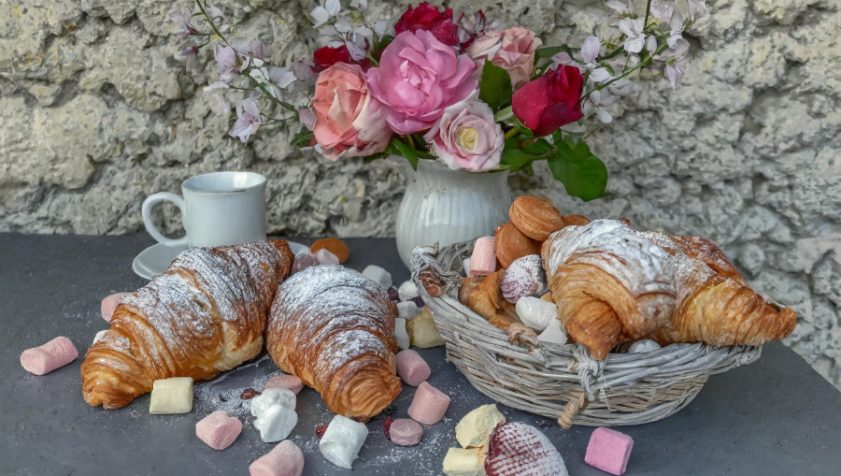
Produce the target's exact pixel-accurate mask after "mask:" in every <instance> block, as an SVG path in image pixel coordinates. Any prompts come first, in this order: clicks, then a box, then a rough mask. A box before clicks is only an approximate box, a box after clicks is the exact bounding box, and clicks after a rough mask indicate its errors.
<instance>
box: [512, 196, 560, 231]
mask: <svg viewBox="0 0 841 476" xmlns="http://www.w3.org/2000/svg"><path fill="white" fill-rule="evenodd" d="M508 216H509V217H510V218H511V223H513V224H514V226H516V227H517V228H518V229H519V230H520V231H521V232H523V234H524V235H526V236H528V237H529V238H531V239H533V240H537V241H546V238H549V235H551V234H552V233H553V232H555V231H557V230H560V229H561V228H563V227H564V224H565V223H564V217H563V216H562V215H561V212H559V211H558V209H557V208H555V206H554V205H552V204H551V203H549V202H548V201H546V200H544V199H542V198H538V197H534V196H531V195H523V196H522V197H517V199H516V200H514V203H512V204H511V209H510V210H508Z"/></svg>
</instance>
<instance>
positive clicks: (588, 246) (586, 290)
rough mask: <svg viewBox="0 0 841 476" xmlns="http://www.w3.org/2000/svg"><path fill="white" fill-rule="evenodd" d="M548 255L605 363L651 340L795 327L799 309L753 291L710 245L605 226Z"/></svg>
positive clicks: (561, 297)
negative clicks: (619, 347) (628, 345)
mask: <svg viewBox="0 0 841 476" xmlns="http://www.w3.org/2000/svg"><path fill="white" fill-rule="evenodd" d="M542 257H543V261H544V266H545V268H546V272H547V276H548V278H549V287H550V289H551V291H552V298H553V300H554V301H555V304H556V305H557V306H558V312H559V316H560V318H561V319H562V321H563V322H564V325H565V327H566V329H567V332H568V333H569V335H570V336H571V337H572V338H573V339H575V340H576V341H577V342H580V343H582V344H584V345H585V346H587V347H588V348H589V350H590V352H591V353H592V354H593V356H594V357H596V358H600V359H601V358H604V357H605V356H606V355H607V353H608V352H609V351H610V349H611V348H612V347H613V346H614V345H616V344H617V343H619V342H625V341H631V340H638V339H642V338H646V337H653V338H655V339H657V340H658V341H660V343H671V342H695V341H701V342H706V343H709V344H714V345H734V344H761V343H763V342H765V341H767V340H771V339H780V338H782V337H785V336H786V335H788V334H789V333H791V331H792V330H793V329H794V325H795V321H796V315H795V313H794V312H793V311H792V310H791V309H788V308H785V309H781V308H780V307H778V306H775V305H773V304H770V303H768V302H766V301H765V300H764V299H763V298H762V297H761V296H759V295H757V294H756V293H755V292H753V291H752V290H751V289H750V288H748V287H747V286H745V285H744V283H743V282H742V281H741V278H740V277H739V275H738V273H737V272H736V271H735V268H733V266H732V264H730V262H729V261H727V259H726V257H724V254H723V253H722V252H721V250H720V249H719V248H718V247H717V246H715V244H713V243H712V242H710V241H708V240H704V239H701V238H693V237H674V238H672V237H669V236H667V235H663V234H659V233H653V232H638V231H636V230H634V229H632V228H630V227H629V226H627V225H625V224H623V223H621V222H619V221H615V220H595V221H593V222H591V223H589V224H587V225H583V226H568V227H565V228H563V229H562V230H559V231H557V232H555V233H553V234H552V235H551V236H550V237H549V239H548V240H547V241H546V242H545V243H544V244H543V249H542Z"/></svg>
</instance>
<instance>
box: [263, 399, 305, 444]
mask: <svg viewBox="0 0 841 476" xmlns="http://www.w3.org/2000/svg"><path fill="white" fill-rule="evenodd" d="M297 424H298V414H297V413H295V410H290V409H289V408H287V407H284V406H283V405H280V404H274V405H272V406H270V407H269V408H267V409H265V410H263V411H262V412H261V414H260V416H258V417H257V419H256V420H254V428H257V430H258V431H259V432H260V439H262V440H263V441H265V442H266V443H274V442H276V441H281V440H284V439H286V437H287V436H289V433H292V430H293V429H294V428H295V425H297Z"/></svg>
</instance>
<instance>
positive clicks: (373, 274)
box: [362, 264, 392, 289]
mask: <svg viewBox="0 0 841 476" xmlns="http://www.w3.org/2000/svg"><path fill="white" fill-rule="evenodd" d="M362 276H365V277H366V278H368V279H370V280H371V281H373V282H375V283H377V284H379V285H380V287H382V288H383V289H388V288H390V287H391V284H392V282H391V274H390V273H389V272H388V271H386V270H385V269H383V268H381V267H379V266H377V265H375V264H369V265H368V266H366V267H365V269H363V270H362Z"/></svg>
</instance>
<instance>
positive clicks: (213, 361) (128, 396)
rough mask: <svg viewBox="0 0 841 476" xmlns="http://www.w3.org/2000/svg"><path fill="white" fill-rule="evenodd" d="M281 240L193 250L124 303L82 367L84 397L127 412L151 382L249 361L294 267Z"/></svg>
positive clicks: (208, 374) (201, 376) (206, 374)
mask: <svg viewBox="0 0 841 476" xmlns="http://www.w3.org/2000/svg"><path fill="white" fill-rule="evenodd" d="M292 260H293V256H292V253H291V251H290V250H289V246H288V245H287V243H286V242H285V241H261V242H253V243H246V244H242V245H233V246H222V247H217V248H192V249H189V250H187V251H184V252H183V253H181V254H180V255H179V256H178V258H176V259H175V261H173V263H172V264H171V265H170V267H169V268H168V269H167V270H166V271H164V272H163V274H160V275H158V276H155V277H154V278H153V279H152V281H151V282H150V283H149V284H147V285H146V286H144V287H142V288H140V289H139V290H137V291H136V292H134V293H133V294H131V295H129V296H127V297H126V298H124V299H123V301H122V303H121V304H120V305H119V306H117V309H116V310H115V311H114V313H113V315H112V318H111V322H110V328H109V329H108V331H107V332H106V333H105V335H104V336H103V337H102V338H101V339H99V340H98V341H96V342H95V343H94V345H93V346H91V348H90V349H88V353H87V356H86V357H85V361H84V362H83V363H82V394H83V396H84V399H85V401H86V402H88V404H90V405H92V406H99V405H102V406H103V407H104V408H106V409H112V408H120V407H123V406H125V405H128V403H129V402H131V401H132V400H134V399H135V398H136V397H138V396H140V395H143V394H145V393H147V392H149V391H150V390H151V389H152V383H153V382H154V381H155V380H157V379H163V378H169V377H192V378H193V379H195V380H206V379H210V378H213V377H214V376H216V375H217V374H219V373H220V372H222V371H225V370H230V369H232V368H234V367H236V366H237V365H239V364H241V363H243V362H245V361H247V360H249V359H251V358H253V357H255V356H256V355H257V354H258V353H259V352H260V350H261V348H262V345H263V331H264V330H265V327H266V319H267V316H268V311H269V307H270V306H271V302H272V298H273V297H274V294H275V291H276V290H277V285H278V283H279V282H280V281H282V280H283V278H285V277H286V275H287V274H288V273H289V270H290V268H291V265H292Z"/></svg>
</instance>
